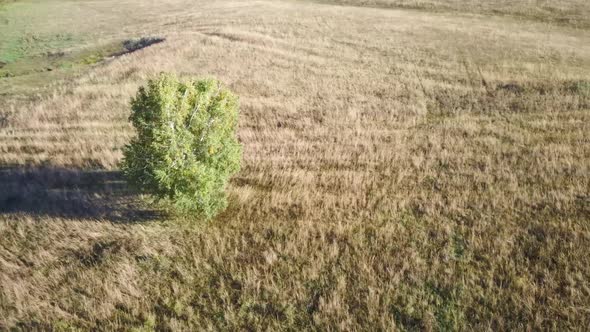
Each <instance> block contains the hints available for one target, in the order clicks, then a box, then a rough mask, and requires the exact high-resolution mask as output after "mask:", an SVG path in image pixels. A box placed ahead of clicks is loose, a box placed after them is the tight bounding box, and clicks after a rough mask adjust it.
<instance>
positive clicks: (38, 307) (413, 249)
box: [0, 0, 590, 330]
mask: <svg viewBox="0 0 590 332" xmlns="http://www.w3.org/2000/svg"><path fill="white" fill-rule="evenodd" d="M64 3H65V5H64ZM61 4H62V5H64V6H73V7H72V8H74V7H75V8H78V9H79V10H80V11H82V12H84V13H88V17H91V18H92V19H91V20H88V22H87V26H86V29H88V30H89V31H91V30H92V28H93V27H94V28H95V29H97V30H96V31H100V32H101V33H100V34H99V33H98V32H96V34H97V35H100V36H98V37H96V38H102V39H100V40H105V41H108V40H116V39H124V38H129V37H137V36H151V35H157V36H162V37H165V38H166V42H164V43H161V44H158V45H154V46H152V47H149V48H146V49H144V50H141V51H139V52H135V53H133V54H129V55H125V56H122V57H118V58H115V59H109V60H107V61H105V62H104V63H101V64H98V65H97V66H94V67H92V68H91V69H89V70H87V71H84V72H81V73H78V74H76V75H72V76H71V77H70V78H69V79H67V80H62V81H56V82H54V83H53V85H51V86H50V87H44V88H30V89H28V90H27V89H24V90H23V89H21V88H19V89H14V88H13V87H10V86H12V85H18V84H22V85H21V87H22V86H26V82H27V81H26V78H22V77H21V78H19V77H16V78H11V79H6V80H4V81H3V82H1V83H0V87H1V88H2V89H3V91H5V93H4V94H0V96H1V98H0V112H1V115H2V117H0V119H2V120H1V122H0V152H1V153H0V164H1V165H2V166H3V167H4V169H3V170H2V173H1V174H0V180H2V182H1V183H2V185H3V186H4V188H5V189H4V191H3V192H0V207H1V208H2V214H0V285H1V286H0V329H9V328H16V329H22V330H30V329H39V330H50V329H54V330H59V329H62V330H69V329H76V328H79V329H83V330H86V329H100V330H113V329H118V330H129V329H131V328H135V329H137V330H153V329H156V330H204V329H210V330H404V329H407V330H413V329H419V330H507V329H517V330H521V329H530V330H540V329H543V330H544V329H547V330H566V329H569V330H584V329H586V328H587V327H588V326H589V324H590V318H589V317H590V255H589V249H588V248H590V139H589V137H590V136H589V135H588V133H589V132H590V112H589V111H590V80H589V78H590V34H589V33H588V31H587V30H584V29H579V28H572V27H568V26H563V25H554V24H547V23H545V22H537V21H522V20H515V19H513V18H510V17H497V16H483V15H482V16H474V15H471V16H469V15H461V16H457V15H454V14H445V13H440V12H439V13H429V12H428V11H413V10H396V9H379V8H362V7H357V6H354V7H347V6H333V5H325V4H316V3H304V2H282V1H272V2H270V1H248V2H239V1H224V2H196V3H195V2H189V1H186V0H170V1H167V2H166V3H153V2H145V1H140V0H126V1H112V0H104V1H100V2H94V1H81V2H61ZM113 6H116V7H117V8H118V9H119V10H118V12H117V13H113V12H112V10H111V9H110V8H112V7H113ZM483 12H484V13H485V12H486V11H483ZM123 18H124V19H123ZM123 22H125V23H123ZM121 26H124V29H122V28H119V27H121ZM89 33H92V32H89ZM101 36H102V37H101ZM160 71H171V72H176V73H178V74H179V75H182V76H203V75H214V76H216V77H218V78H219V79H221V80H223V81H224V82H226V83H227V84H228V85H229V86H230V88H231V89H233V90H234V91H235V92H236V93H237V94H238V95H239V96H240V97H241V105H242V108H241V124H240V130H239V137H240V140H241V141H242V143H243V145H244V160H243V167H242V171H241V172H240V173H239V174H238V175H237V176H236V177H235V178H234V179H233V180H232V183H231V186H230V188H229V189H228V190H229V193H230V196H231V203H230V207H229V208H228V210H227V211H225V212H224V213H223V214H222V215H220V216H219V217H218V218H216V219H215V220H213V221H212V222H210V223H209V224H203V223H200V222H198V221H197V222H195V221H194V220H190V218H185V219H181V218H177V217H171V216H167V215H166V213H165V212H162V211H158V210H157V209H154V208H153V207H150V206H147V205H146V204H144V203H142V202H141V200H140V199H139V198H138V197H137V196H136V195H134V194H133V193H132V192H129V191H128V190H127V189H126V186H125V185H124V183H123V182H122V180H121V178H120V174H119V173H118V172H117V163H118V161H119V160H120V158H121V147H122V146H123V144H125V142H127V140H128V139H129V137H130V135H132V132H131V127H130V125H129V123H128V122H127V117H128V115H129V107H128V101H129V98H130V97H131V96H132V95H133V94H134V92H135V91H136V89H137V87H138V86H139V85H141V84H144V83H145V81H146V79H147V78H149V77H151V76H152V75H154V74H156V73H158V72H160ZM0 93H1V92H0Z"/></svg>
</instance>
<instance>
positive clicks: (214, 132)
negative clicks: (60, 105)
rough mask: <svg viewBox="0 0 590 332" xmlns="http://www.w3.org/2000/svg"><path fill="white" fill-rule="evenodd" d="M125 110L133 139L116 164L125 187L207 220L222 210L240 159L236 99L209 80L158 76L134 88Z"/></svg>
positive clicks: (217, 83)
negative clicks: (127, 186) (118, 166)
mask: <svg viewBox="0 0 590 332" xmlns="http://www.w3.org/2000/svg"><path fill="white" fill-rule="evenodd" d="M131 108H132V114H131V116H130V121H131V122H132V123H133V126H134V127H135V130H136V131H137V136H136V137H134V138H133V139H132V140H131V142H130V144H128V145H127V146H126V147H125V150H124V159H123V162H122V169H123V173H124V174H125V176H126V178H127V179H128V181H129V183H130V184H131V185H133V186H134V187H136V188H137V189H138V190H140V191H141V192H144V193H148V194H151V195H153V196H154V197H156V198H157V199H159V200H164V201H167V202H169V203H171V204H172V205H173V206H174V207H175V208H176V209H177V210H178V211H181V212H184V213H196V214H198V215H200V216H202V217H205V218H207V219H209V218H211V217H213V216H215V214H216V213H217V212H219V211H220V210H222V209H224V208H225V207H226V206H227V198H226V194H225V187H226V184H227V182H228V180H229V178H230V176H232V175H233V174H235V173H236V172H237V171H238V170H239V168H240V160H241V155H242V146H241V145H240V143H239V142H238V140H237V138H236V126H237V123H238V99H237V97H236V96H234V95H233V94H232V93H231V92H230V91H229V90H227V89H225V88H224V87H223V86H222V85H221V84H220V83H219V82H218V81H216V80H214V79H204V80H192V81H188V82H181V81H179V80H178V78H176V76H174V75H170V74H161V75H160V76H159V77H158V78H156V79H154V80H150V81H149V82H148V84H147V87H141V88H140V89H139V91H138V93H137V95H136V97H135V98H133V99H132V101H131Z"/></svg>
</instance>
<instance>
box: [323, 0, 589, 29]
mask: <svg viewBox="0 0 590 332" xmlns="http://www.w3.org/2000/svg"><path fill="white" fill-rule="evenodd" d="M322 1H323V2H325V3H334V4H342V5H349V6H362V7H377V8H408V9H420V10H428V11H442V12H452V13H471V14H488V15H503V16H512V17H514V18H520V19H526V20H535V21H540V22H548V23H552V24H559V25H565V26H571V27H576V28H581V29H588V28H590V15H588V13H590V2H588V1H586V0H561V1H554V0H528V1H512V0H322Z"/></svg>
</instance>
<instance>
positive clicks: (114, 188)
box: [0, 167, 162, 223]
mask: <svg viewBox="0 0 590 332" xmlns="http://www.w3.org/2000/svg"><path fill="white" fill-rule="evenodd" d="M15 213H17V214H18V213H23V214H30V215H37V216H50V217H61V218H69V219H95V220H108V221H112V222H121V223H126V222H142V221H149V220H154V219H158V218H161V217H162V214H161V213H160V212H158V211H156V210H149V209H146V207H145V204H141V202H140V201H139V200H138V197H137V194H136V193H135V192H133V191H131V190H130V189H129V188H128V186H127V184H126V183H125V181H124V179H123V177H122V174H121V172H117V171H104V170H92V171H87V170H73V169H67V168H55V167H41V168H18V167H4V168H0V215H3V214H15Z"/></svg>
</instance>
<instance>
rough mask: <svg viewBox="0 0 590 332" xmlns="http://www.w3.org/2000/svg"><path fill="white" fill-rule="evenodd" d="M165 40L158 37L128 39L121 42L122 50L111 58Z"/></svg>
mask: <svg viewBox="0 0 590 332" xmlns="http://www.w3.org/2000/svg"><path fill="white" fill-rule="evenodd" d="M165 40H166V39H165V38H160V37H142V38H140V39H128V40H126V41H124V42H123V48H124V50H122V51H120V52H117V53H114V54H112V56H121V55H124V54H129V53H133V52H135V51H139V50H141V49H144V48H146V47H150V46H152V45H155V44H159V43H162V42H164V41H165Z"/></svg>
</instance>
